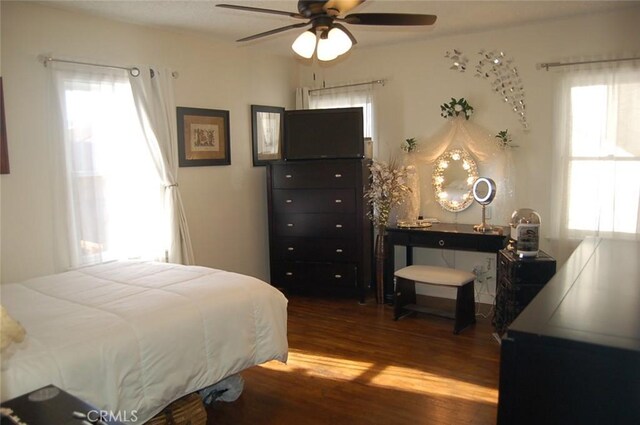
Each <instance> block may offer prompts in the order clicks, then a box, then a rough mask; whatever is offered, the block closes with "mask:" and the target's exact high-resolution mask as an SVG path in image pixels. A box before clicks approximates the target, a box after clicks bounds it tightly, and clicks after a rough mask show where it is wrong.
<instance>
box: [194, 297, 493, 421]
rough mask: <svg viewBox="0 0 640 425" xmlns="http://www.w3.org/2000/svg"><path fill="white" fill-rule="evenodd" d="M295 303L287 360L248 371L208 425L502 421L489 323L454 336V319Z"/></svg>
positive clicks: (343, 304) (211, 412)
mask: <svg viewBox="0 0 640 425" xmlns="http://www.w3.org/2000/svg"><path fill="white" fill-rule="evenodd" d="M288 298H289V307H288V312H289V322H288V338H289V361H288V363H287V364H286V365H285V364H282V363H279V362H270V363H268V364H265V365H261V366H256V367H253V368H251V369H249V370H246V371H245V372H243V373H242V376H243V378H244V380H245V388H244V391H243V393H242V395H241V396H240V398H239V399H238V400H237V401H235V402H232V403H223V402H219V403H215V404H214V405H212V406H210V407H208V409H207V410H208V425H213V424H216V425H232V424H233V425H240V424H256V425H262V424H278V425H280V424H305V425H314V424H350V425H359V424H385V425H396V424H397V425H402V424H425V425H426V424H429V425H452V424H455V425H462V424H476V425H488V424H495V423H496V412H497V400H498V373H499V357H500V346H499V345H498V343H497V342H496V340H495V339H494V338H493V337H492V336H491V332H492V331H493V329H492V327H491V326H490V324H489V323H488V321H487V320H479V323H477V324H476V325H475V326H473V327H471V328H468V329H465V330H464V331H462V333H461V334H460V335H453V332H452V330H453V321H452V320H447V319H443V318H438V317H433V316H427V315H417V316H413V317H408V318H405V319H402V320H400V321H397V322H396V321H394V320H393V310H392V308H391V307H390V306H386V305H377V304H375V302H374V301H373V300H370V301H368V302H367V304H365V305H359V304H358V303H357V302H356V301H354V300H352V299H328V298H318V297H315V298H311V297H303V296H288Z"/></svg>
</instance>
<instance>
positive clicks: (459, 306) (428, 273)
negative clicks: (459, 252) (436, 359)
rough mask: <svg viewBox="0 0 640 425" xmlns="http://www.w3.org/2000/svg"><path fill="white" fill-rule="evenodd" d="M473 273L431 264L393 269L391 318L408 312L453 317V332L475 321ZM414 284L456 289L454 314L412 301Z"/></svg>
mask: <svg viewBox="0 0 640 425" xmlns="http://www.w3.org/2000/svg"><path fill="white" fill-rule="evenodd" d="M475 278H476V276H475V275H474V274H473V273H470V272H466V271H463V270H457V269H450V268H446V267H435V266H420V265H414V266H408V267H405V268H402V269H400V270H397V271H396V272H395V296H394V320H398V319H399V318H400V317H403V316H406V315H408V314H410V313H412V312H415V311H417V312H420V313H428V314H434V315H437V316H443V317H448V318H450V319H454V320H455V323H454V325H453V333H454V334H458V333H460V331H461V330H462V329H464V328H466V327H467V326H469V325H472V324H474V323H475V322H476V314H475V296H474V285H473V283H474V281H475ZM416 283H420V284H424V285H434V286H449V287H455V288H457V296H456V309H455V313H454V314H452V313H451V312H447V311H441V310H435V309H431V308H427V307H424V306H420V305H418V304H416Z"/></svg>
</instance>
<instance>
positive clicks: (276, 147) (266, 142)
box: [251, 105, 284, 167]
mask: <svg viewBox="0 0 640 425" xmlns="http://www.w3.org/2000/svg"><path fill="white" fill-rule="evenodd" d="M251 134H252V140H253V165H254V167H255V166H258V165H266V164H267V163H268V162H269V161H276V160H279V159H282V137H283V134H284V108H281V107H278V106H262V105H251Z"/></svg>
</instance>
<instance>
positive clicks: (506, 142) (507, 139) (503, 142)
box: [496, 130, 518, 149]
mask: <svg viewBox="0 0 640 425" xmlns="http://www.w3.org/2000/svg"><path fill="white" fill-rule="evenodd" d="M496 139H498V146H499V147H500V148H501V149H506V148H517V147H518V146H517V145H514V144H513V139H512V138H511V134H509V130H502V131H499V132H498V134H496Z"/></svg>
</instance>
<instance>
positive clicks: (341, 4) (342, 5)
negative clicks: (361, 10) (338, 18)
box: [323, 0, 365, 15]
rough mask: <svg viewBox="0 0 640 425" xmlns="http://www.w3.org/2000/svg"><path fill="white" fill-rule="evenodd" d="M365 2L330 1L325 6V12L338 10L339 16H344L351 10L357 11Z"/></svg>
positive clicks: (362, 0) (349, 0)
mask: <svg viewBox="0 0 640 425" xmlns="http://www.w3.org/2000/svg"><path fill="white" fill-rule="evenodd" d="M364 2H365V0H328V1H327V2H326V3H325V5H324V6H323V8H324V10H327V11H328V10H331V9H333V10H336V11H338V15H344V14H345V13H347V12H349V11H350V10H351V9H355V8H356V7H358V6H360V5H361V4H362V3H364Z"/></svg>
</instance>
